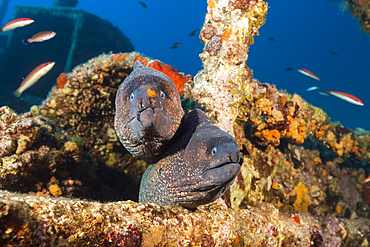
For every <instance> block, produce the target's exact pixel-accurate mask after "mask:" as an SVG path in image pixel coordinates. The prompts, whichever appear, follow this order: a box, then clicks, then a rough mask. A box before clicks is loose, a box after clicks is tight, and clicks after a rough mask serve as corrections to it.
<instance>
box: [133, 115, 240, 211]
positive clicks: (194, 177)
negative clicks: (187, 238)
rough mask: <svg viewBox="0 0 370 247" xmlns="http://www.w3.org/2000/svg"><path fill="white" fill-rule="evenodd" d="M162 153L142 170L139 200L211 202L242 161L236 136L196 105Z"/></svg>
mask: <svg viewBox="0 0 370 247" xmlns="http://www.w3.org/2000/svg"><path fill="white" fill-rule="evenodd" d="M163 157H164V158H163V159H161V160H160V161H159V162H157V163H154V164H151V165H149V167H148V168H147V170H146V171H145V173H144V175H143V178H142V180H141V184H140V192H139V202H154V203H157V204H159V205H161V206H183V207H186V208H196V207H198V206H199V205H202V204H207V203H210V202H212V201H214V200H216V199H218V198H219V197H220V196H222V194H224V193H225V192H226V191H227V189H228V188H229V187H230V185H231V184H232V183H233V181H234V179H235V177H236V176H237V175H238V173H239V171H240V166H241V164H242V156H241V154H240V152H239V149H238V145H237V142H236V141H235V139H234V138H233V137H232V136H231V135H229V134H228V133H226V132H224V131H222V130H221V129H219V128H218V127H217V126H215V125H213V124H211V122H210V120H209V119H208V117H207V116H206V114H205V113H204V112H202V111H201V110H198V109H196V110H193V111H191V112H190V113H189V114H188V115H187V116H186V117H185V118H184V119H183V121H182V123H181V126H180V128H179V130H178V132H177V133H176V136H175V137H174V140H173V143H172V145H171V148H169V149H168V150H167V151H166V152H165V153H164V155H163Z"/></svg>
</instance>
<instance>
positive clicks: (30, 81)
mask: <svg viewBox="0 0 370 247" xmlns="http://www.w3.org/2000/svg"><path fill="white" fill-rule="evenodd" d="M54 64H55V62H47V63H43V64H40V65H39V66H37V67H36V68H34V69H33V70H32V71H31V73H29V74H28V75H27V77H26V79H24V80H23V81H22V84H21V85H20V86H19V88H18V89H17V90H15V92H14V93H13V95H14V96H15V97H17V98H18V97H19V96H20V95H21V94H22V93H23V91H25V90H26V89H28V88H29V87H31V86H32V85H34V84H35V83H36V82H37V81H38V80H39V79H40V78H41V77H43V76H44V75H45V74H46V73H48V72H49V71H50V70H51V69H52V68H53V66H54Z"/></svg>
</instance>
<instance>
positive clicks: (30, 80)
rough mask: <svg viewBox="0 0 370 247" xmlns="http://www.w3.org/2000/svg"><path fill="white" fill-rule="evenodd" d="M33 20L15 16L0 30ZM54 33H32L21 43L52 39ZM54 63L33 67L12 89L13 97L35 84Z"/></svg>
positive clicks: (18, 95)
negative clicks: (15, 88)
mask: <svg viewBox="0 0 370 247" xmlns="http://www.w3.org/2000/svg"><path fill="white" fill-rule="evenodd" d="M33 22H34V20H33V19H30V18H17V19H14V20H12V21H9V22H7V23H6V24H5V25H4V26H3V27H2V28H1V32H2V33H3V32H5V31H10V30H13V29H16V28H18V27H24V26H27V25H30V24H32V23H33ZM55 35H56V32H54V31H42V32H39V33H37V34H35V35H33V36H32V37H31V38H28V39H23V40H22V43H23V44H25V45H28V44H31V43H33V42H43V41H46V40H49V39H52V38H53V37H54V36H55ZM54 65H55V62H46V63H42V64H40V65H38V66H36V68H34V69H33V70H32V71H31V72H30V73H29V74H28V75H27V76H26V78H25V79H24V80H23V81H22V82H21V85H20V86H19V88H18V89H17V90H15V91H14V93H13V95H14V96H15V97H17V98H18V97H20V96H21V94H22V93H23V92H24V91H25V90H27V89H28V88H30V87H31V86H33V85H35V83H36V82H37V81H38V80H40V78H41V77H43V76H44V75H46V74H47V73H48V72H49V71H50V70H51V69H52V68H53V67H54Z"/></svg>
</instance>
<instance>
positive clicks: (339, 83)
mask: <svg viewBox="0 0 370 247" xmlns="http://www.w3.org/2000/svg"><path fill="white" fill-rule="evenodd" d="M52 3H53V1H51V0H50V1H46V0H32V1H30V0H14V1H9V5H8V8H7V11H6V14H5V16H4V18H3V20H2V25H4V24H5V23H6V22H8V21H10V20H11V19H12V14H13V11H14V6H15V5H35V6H46V7H50V6H52ZM268 4H269V11H268V14H267V18H266V23H265V25H264V26H263V27H262V28H261V29H260V30H259V32H260V33H259V36H256V37H255V44H253V45H252V46H251V47H250V52H249V58H248V60H247V64H248V66H249V67H250V69H251V70H252V71H253V77H254V78H257V79H258V80H259V81H261V82H266V83H271V84H275V85H276V86H277V87H278V88H279V89H286V90H287V92H289V93H291V94H293V93H297V94H299V95H301V96H302V98H303V99H305V100H307V101H308V102H309V103H311V104H313V105H314V106H318V107H321V108H322V109H324V110H325V111H326V112H327V113H328V115H329V116H330V117H331V119H332V121H340V123H341V124H343V125H344V126H346V127H347V128H352V129H355V128H356V127H361V128H364V129H367V130H369V129H370V110H369V104H370V97H369V92H370V83H369V82H370V73H369V68H370V61H369V58H370V37H369V35H367V34H365V33H364V32H363V31H362V30H361V29H360V28H359V21H358V20H356V19H355V18H353V17H351V15H350V12H349V11H348V10H346V11H344V10H343V9H344V3H343V2H342V1H327V0H305V1H303V0H302V1H295V0H285V1H277V0H270V1H268ZM206 6H207V2H206V1H204V0H189V1H182V2H177V1H164V0H163V1H160V2H158V1H150V0H146V1H144V2H140V1H112V0H111V1H105V2H104V3H102V2H101V1H98V0H89V1H88V0H80V1H79V3H78V4H77V6H76V8H79V9H83V10H85V11H87V12H89V13H92V14H96V15H97V16H99V17H101V18H103V19H107V20H109V21H110V22H111V23H112V24H113V25H114V26H117V27H118V28H119V29H120V30H121V31H122V32H123V34H124V35H125V36H127V37H128V38H129V39H130V40H131V43H132V44H133V46H134V50H136V51H139V52H141V53H143V54H145V55H146V56H149V57H152V58H155V59H159V60H161V61H162V62H164V63H167V64H170V65H172V66H173V67H175V68H176V69H178V70H179V71H181V72H184V73H186V74H191V75H193V76H194V75H195V74H196V73H197V72H198V71H199V70H201V60H200V58H199V54H200V53H201V52H202V49H203V44H202V43H201V42H200V40H199V38H198V35H199V34H195V35H192V36H190V34H191V33H192V32H193V31H194V30H199V29H200V28H201V26H202V24H203V21H204V15H205V13H206ZM10 32H12V31H10ZM96 35H97V36H99V32H97V33H96ZM62 37H63V33H58V34H57V36H56V37H55V38H54V39H60V38H62ZM25 38H26V37H25ZM46 42H51V41H46ZM176 43H181V44H177V45H176V46H178V47H176V48H171V47H174V44H176ZM35 45H43V43H41V44H35ZM29 46H31V45H29ZM57 49H58V47H55V51H54V52H56V50H57ZM52 53H53V51H50V55H52ZM99 54H100V53H98V54H95V55H96V56H97V55H99ZM37 55H38V54H33V56H34V57H35V59H36V58H37ZM20 61H22V63H27V62H28V61H24V60H22V57H19V56H15V57H14V60H13V61H7V63H10V64H13V65H14V66H15V67H16V66H17V63H19V62H20ZM29 62H31V61H29ZM298 68H306V69H309V70H311V71H312V72H314V73H315V74H316V75H318V76H319V77H320V78H321V79H322V82H319V81H316V80H313V79H312V78H309V77H306V76H304V75H302V74H300V73H298V72H297V69H298ZM0 69H1V70H2V68H0ZM54 69H56V68H54ZM62 72H63V71H62V70H61V69H60V71H57V73H58V74H59V73H62ZM64 72H69V71H64ZM26 75H27V74H24V75H19V77H18V78H14V80H11V81H9V80H6V81H4V80H1V79H0V85H1V87H2V88H3V93H0V105H9V106H10V107H12V108H13V109H14V110H15V111H16V112H22V111H24V109H25V108H22V107H21V104H22V100H17V101H14V102H12V101H9V100H6V99H5V98H6V97H5V96H4V95H9V92H12V91H14V90H15V89H16V88H18V86H19V85H20V83H21V81H22V78H24V77H25V76H26ZM48 79H49V80H55V81H54V82H56V77H55V79H53V78H46V77H45V78H42V79H40V80H39V81H38V82H37V84H36V85H34V86H33V87H31V88H30V89H28V90H26V91H25V92H24V94H23V96H26V95H33V96H35V97H36V98H38V99H43V98H46V92H42V93H41V91H40V87H43V83H45V81H46V80H48ZM311 86H319V87H320V89H321V90H334V91H340V92H346V93H349V94H352V95H355V96H357V97H358V98H360V99H361V100H362V101H363V102H364V104H365V105H364V106H356V105H353V104H350V103H348V102H346V101H343V100H340V99H338V98H335V97H332V96H330V97H327V96H323V95H320V94H319V93H318V91H313V92H306V91H305V90H306V89H307V88H309V87H311ZM44 87H45V86H44ZM6 88H9V90H6ZM50 89H51V88H50ZM11 97H13V95H11ZM7 98H8V97H7ZM40 103H41V102H40Z"/></svg>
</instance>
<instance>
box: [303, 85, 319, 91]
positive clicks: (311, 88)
mask: <svg viewBox="0 0 370 247" xmlns="http://www.w3.org/2000/svg"><path fill="white" fill-rule="evenodd" d="M316 89H319V87H317V86H313V87H309V88H307V89H306V91H307V92H311V91H313V90H316Z"/></svg>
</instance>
